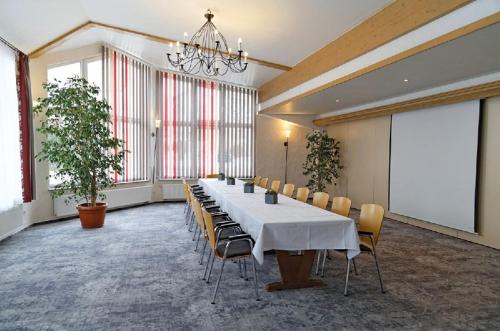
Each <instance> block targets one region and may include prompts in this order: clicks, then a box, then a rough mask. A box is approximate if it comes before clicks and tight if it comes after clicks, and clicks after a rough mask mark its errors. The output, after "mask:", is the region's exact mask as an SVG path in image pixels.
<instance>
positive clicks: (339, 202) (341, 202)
mask: <svg viewBox="0 0 500 331" xmlns="http://www.w3.org/2000/svg"><path fill="white" fill-rule="evenodd" d="M350 211H351V199H349V198H346V197H335V198H333V200H332V212H334V213H335V214H338V215H341V216H344V217H349V213H350ZM322 253H323V264H322V267H321V275H322V276H323V277H324V276H325V262H326V256H327V250H326V249H325V250H321V251H318V262H317V264H316V275H319V264H320V262H321V254H322Z"/></svg>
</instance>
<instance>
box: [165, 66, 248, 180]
mask: <svg viewBox="0 0 500 331" xmlns="http://www.w3.org/2000/svg"><path fill="white" fill-rule="evenodd" d="M156 85H157V109H158V111H157V116H158V119H160V120H161V125H160V129H159V137H158V139H159V140H158V141H159V147H158V151H159V158H158V163H159V166H158V168H159V176H160V178H161V179H171V178H180V177H186V178H198V177H206V176H207V175H209V174H214V173H220V172H223V173H225V174H226V175H228V176H234V177H251V176H253V172H254V140H255V137H254V132H255V112H256V105H257V91H256V90H254V89H250V88H243V87H238V86H232V85H227V84H222V83H219V82H214V81H209V80H204V79H200V78H194V77H189V76H185V75H180V74H176V73H170V72H161V71H159V72H157V76H156Z"/></svg>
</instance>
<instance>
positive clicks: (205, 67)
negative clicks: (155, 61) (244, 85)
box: [167, 9, 248, 76]
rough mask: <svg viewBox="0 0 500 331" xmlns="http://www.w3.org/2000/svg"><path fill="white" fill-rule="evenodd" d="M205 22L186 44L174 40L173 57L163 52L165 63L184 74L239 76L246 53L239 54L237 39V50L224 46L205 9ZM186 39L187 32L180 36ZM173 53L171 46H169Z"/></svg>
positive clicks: (240, 45)
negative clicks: (230, 73)
mask: <svg viewBox="0 0 500 331" xmlns="http://www.w3.org/2000/svg"><path fill="white" fill-rule="evenodd" d="M205 18H206V19H207V21H206V22H205V24H203V26H202V27H201V28H200V29H199V30H198V31H197V32H196V33H195V34H194V35H193V37H192V38H191V40H190V41H189V42H187V41H186V42H183V43H182V44H181V43H180V42H179V41H178V42H177V43H176V45H175V48H176V50H175V54H172V53H167V59H168V62H169V63H170V64H171V65H172V66H173V67H175V68H177V69H178V70H179V71H181V72H184V73H188V74H193V75H195V74H198V73H200V72H201V73H203V74H205V75H206V76H223V75H225V74H226V73H227V72H229V71H231V72H234V73H241V72H243V71H245V70H246V69H247V66H248V53H247V52H244V51H243V48H242V43H243V42H242V40H241V38H238V50H237V51H236V52H234V51H232V50H231V48H229V47H228V45H227V41H226V38H224V36H223V35H222V33H220V32H219V31H218V30H217V28H216V26H215V25H214V23H212V19H213V18H214V14H212V12H211V11H210V9H208V10H207V12H206V14H205ZM184 37H185V38H186V39H187V33H184ZM170 48H171V49H172V50H173V48H174V45H173V43H170Z"/></svg>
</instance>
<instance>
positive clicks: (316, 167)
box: [302, 131, 342, 192]
mask: <svg viewBox="0 0 500 331" xmlns="http://www.w3.org/2000/svg"><path fill="white" fill-rule="evenodd" d="M306 139H307V145H306V148H307V149H308V150H309V154H308V155H307V157H306V161H305V162H304V164H303V165H302V167H303V169H304V171H303V174H304V175H306V176H309V177H310V178H309V182H308V183H307V187H308V188H309V189H310V190H311V191H312V192H323V191H324V190H325V187H326V184H332V183H334V184H335V185H336V184H337V183H336V181H334V180H336V179H337V178H339V177H340V170H341V169H342V166H341V165H340V142H339V141H338V140H335V138H331V137H329V136H328V134H327V133H326V132H325V131H323V132H321V131H313V132H312V133H310V134H308V135H307V137H306Z"/></svg>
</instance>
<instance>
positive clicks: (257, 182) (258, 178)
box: [253, 176, 262, 185]
mask: <svg viewBox="0 0 500 331" xmlns="http://www.w3.org/2000/svg"><path fill="white" fill-rule="evenodd" d="M261 178H262V177H260V176H255V179H254V180H253V184H254V185H260V179H261Z"/></svg>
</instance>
